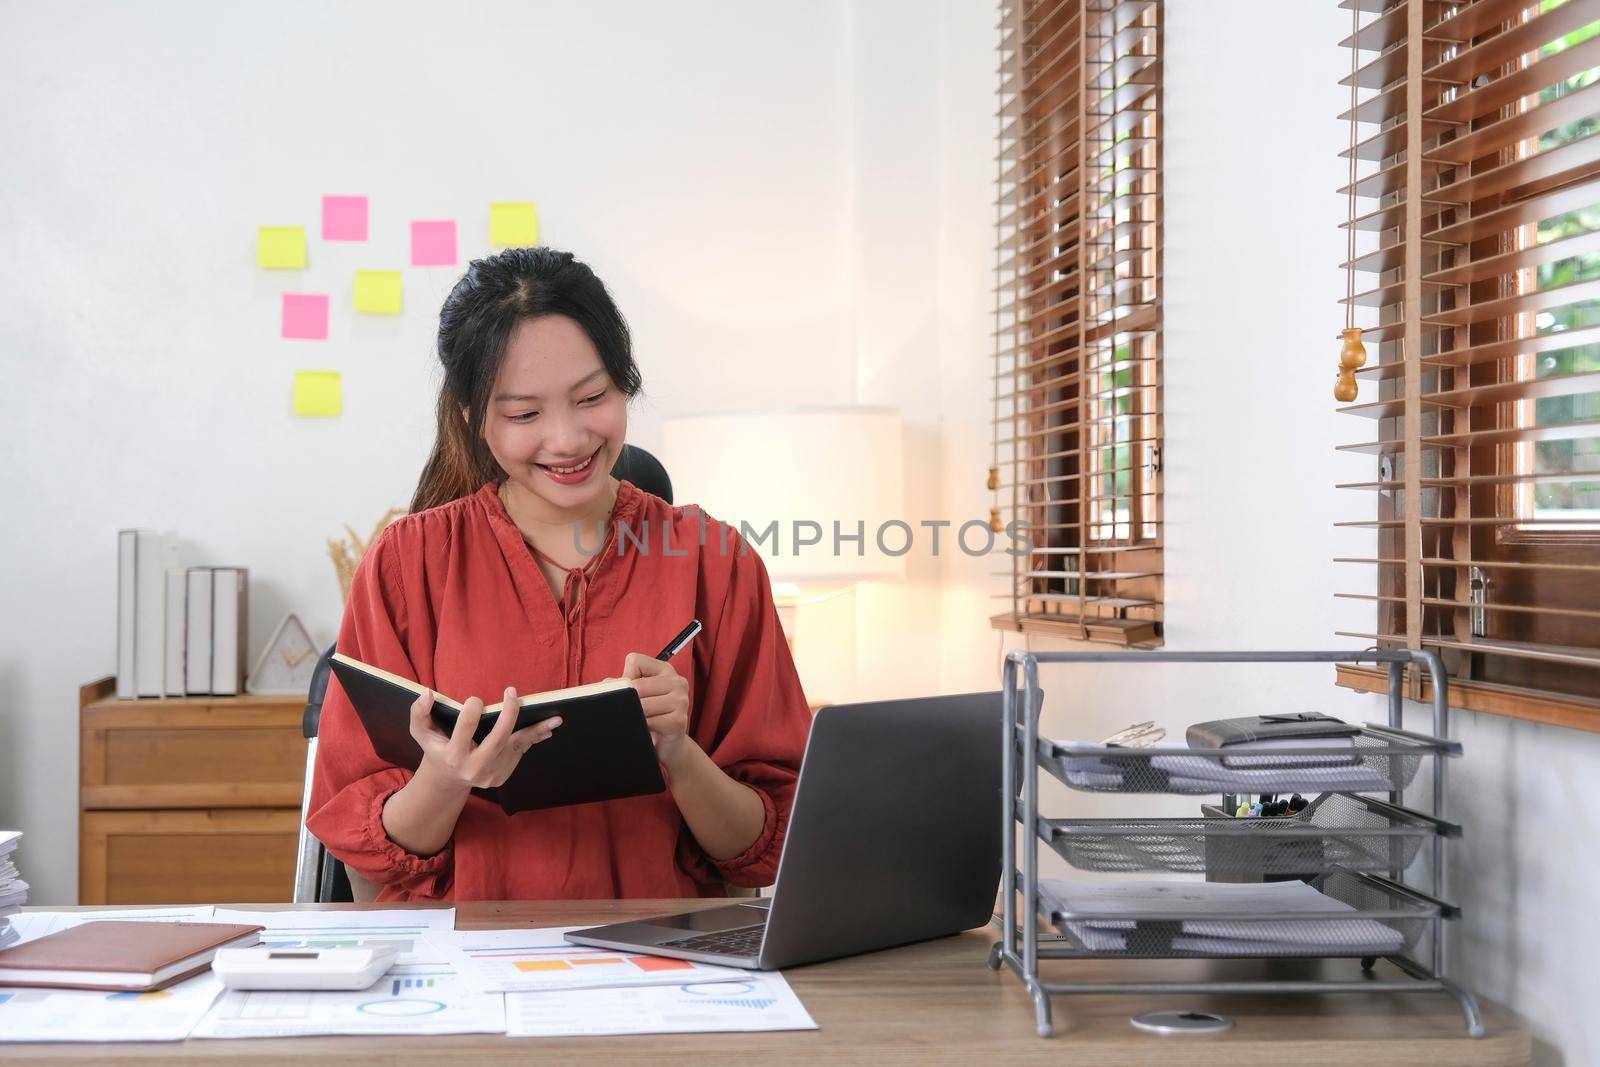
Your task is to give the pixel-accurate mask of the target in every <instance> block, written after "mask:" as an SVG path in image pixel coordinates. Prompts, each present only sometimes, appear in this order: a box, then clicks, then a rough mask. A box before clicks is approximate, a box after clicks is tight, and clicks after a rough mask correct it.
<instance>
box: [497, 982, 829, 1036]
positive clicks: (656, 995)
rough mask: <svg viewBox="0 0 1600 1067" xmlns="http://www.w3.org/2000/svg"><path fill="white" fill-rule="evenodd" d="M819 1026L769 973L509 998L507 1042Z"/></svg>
mask: <svg viewBox="0 0 1600 1067" xmlns="http://www.w3.org/2000/svg"><path fill="white" fill-rule="evenodd" d="M816 1028H817V1024H816V1023H815V1022H813V1021H812V1019H811V1015H810V1014H809V1013H808V1012H807V1011H806V1009H805V1007H804V1006H803V1005H802V1004H801V1003H800V1001H799V999H798V998H796V997H795V995H794V991H793V990H791V989H790V988H789V983H788V982H786V981H784V978H783V976H782V975H781V974H778V973H776V972H774V971H762V972H758V973H751V974H748V975H747V976H746V977H745V978H743V979H742V980H739V981H732V982H684V983H681V984H679V985H658V986H644V987H641V988H637V989H576V990H572V991H570V992H554V993H519V994H514V995H511V996H508V997H506V1033H507V1034H509V1035H510V1036H512V1037H556V1036H560V1035H565V1034H586V1035H587V1034H696V1033H701V1034H703V1033H718V1032H723V1033H726V1032H745V1031H754V1030H815V1029H816Z"/></svg>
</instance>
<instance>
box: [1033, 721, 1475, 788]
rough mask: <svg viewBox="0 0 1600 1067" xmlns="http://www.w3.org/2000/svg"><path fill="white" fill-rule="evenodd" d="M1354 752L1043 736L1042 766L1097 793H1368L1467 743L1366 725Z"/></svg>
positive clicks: (1399, 783)
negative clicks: (1125, 743) (1107, 742)
mask: <svg viewBox="0 0 1600 1067" xmlns="http://www.w3.org/2000/svg"><path fill="white" fill-rule="evenodd" d="M1351 742H1352V744H1353V748H1352V751H1351V754H1350V755H1348V756H1346V755H1338V756H1330V755H1329V753H1328V750H1326V749H1311V748H1307V749H1291V748H1283V749H1278V750H1275V751H1273V752H1271V753H1266V754H1263V753H1261V752H1254V753H1241V752H1239V751H1238V750H1237V749H1221V748H1178V747H1166V748H1145V749H1139V748H1107V747H1104V746H1101V745H1090V744H1085V743H1083V742H1075V741H1051V740H1048V739H1045V738H1040V739H1039V742H1038V744H1039V761H1040V765H1041V766H1043V767H1044V768H1046V769H1047V770H1049V772H1050V773H1051V774H1053V775H1054V776H1055V777H1057V778H1059V779H1061V781H1063V782H1065V783H1066V784H1067V785H1069V786H1071V787H1072V788H1073V789H1081V790H1085V791H1087V792H1095V793H1185V794H1192V795H1203V794H1217V793H1324V792H1344V793H1365V792H1382V793H1387V792H1390V791H1392V790H1398V789H1404V788H1406V786H1408V785H1410V784H1411V780H1412V779H1413V778H1414V777H1416V774H1417V768H1418V766H1419V765H1421V763H1422V760H1423V757H1425V756H1432V755H1435V754H1442V755H1448V756H1454V755H1459V754H1460V752H1461V746H1460V745H1459V744H1458V743H1456V742H1453V741H1441V740H1439V739H1437V738H1432V737H1426V736H1423V735H1421V734H1413V733H1407V732H1405V731H1403V730H1391V729H1388V728H1386V727H1380V726H1366V727H1363V728H1362V731H1361V733H1359V734H1357V735H1355V736H1354V737H1352V738H1351Z"/></svg>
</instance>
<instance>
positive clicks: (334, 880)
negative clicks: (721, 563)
mask: <svg viewBox="0 0 1600 1067" xmlns="http://www.w3.org/2000/svg"><path fill="white" fill-rule="evenodd" d="M611 473H612V474H613V475H615V476H616V477H617V478H620V479H623V480H625V481H629V482H632V483H633V484H634V485H636V486H637V487H639V488H640V489H643V490H644V491H645V492H647V493H652V494H654V495H656V496H658V497H660V498H661V499H662V500H665V501H666V502H667V503H669V504H670V503H672V479H670V478H668V477H667V469H666V468H665V467H663V466H662V465H661V461H660V460H658V459H656V457H655V456H652V455H651V454H650V453H649V452H646V451H645V450H644V449H642V448H640V447H639V446H638V445H623V446H622V454H621V455H620V456H618V457H617V462H616V465H615V466H613V467H612V468H611ZM333 652H334V646H333V645H329V646H328V650H327V651H326V652H324V653H323V654H322V658H321V659H319V660H317V669H316V670H315V671H314V672H313V673H312V675H311V688H310V690H309V691H308V692H307V693H306V710H305V713H304V714H303V715H301V717H300V732H301V733H302V734H303V735H304V736H305V739H306V774H305V782H304V785H303V787H302V791H301V794H300V841H299V852H298V853H297V854H296V857H295V864H294V902H295V903H296V904H328V903H349V902H351V901H353V900H354V899H355V897H354V896H353V894H352V893H351V890H350V876H349V874H348V873H347V872H346V871H345V869H344V864H343V863H340V862H339V861H338V860H337V859H335V858H334V857H333V856H331V855H329V853H328V850H327V849H326V848H324V847H323V844H322V842H321V841H318V840H317V839H316V837H315V836H314V835H313V834H312V833H311V831H309V830H307V829H306V816H307V815H308V814H310V810H309V809H310V805H311V783H312V780H313V777H314V776H315V774H316V765H317V726H318V724H319V722H320V721H321V719H322V699H323V697H324V696H325V695H326V694H327V691H328V678H329V677H330V676H331V675H332V673H333Z"/></svg>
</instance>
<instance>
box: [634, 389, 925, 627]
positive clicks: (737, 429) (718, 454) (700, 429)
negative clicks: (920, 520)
mask: <svg viewBox="0 0 1600 1067" xmlns="http://www.w3.org/2000/svg"><path fill="white" fill-rule="evenodd" d="M664 431H665V436H664V443H663V446H662V450H661V459H662V462H663V463H664V464H665V465H666V468H667V472H668V474H669V475H670V476H671V478H672V485H673V491H674V495H675V496H676V497H677V498H678V501H679V502H680V503H688V504H698V505H699V506H701V507H702V508H704V509H705V510H706V513H707V514H709V515H711V516H712V517H713V518H716V519H720V520H722V521H724V522H727V523H729V524H730V525H731V526H733V527H734V529H740V523H741V521H743V522H744V523H747V524H748V528H749V530H751V531H754V532H753V533H747V534H746V539H747V540H748V541H750V543H751V548H753V549H754V550H756V551H757V552H759V553H760V554H761V557H762V559H763V561H764V562H765V563H766V566H767V573H768V575H769V576H770V577H771V579H772V582H773V593H774V597H775V599H777V601H778V616H779V618H780V619H781V620H782V622H783V626H784V633H785V634H786V635H787V637H788V639H789V642H790V647H791V648H792V647H793V644H794V638H795V631H794V623H795V620H794V612H795V607H796V605H797V604H798V603H799V602H800V599H801V598H802V597H803V596H808V595H810V596H817V595H824V594H826V593H828V592H830V591H833V590H836V589H838V588H839V587H841V586H844V585H847V584H850V583H854V582H858V581H863V580H869V579H877V580H885V579H896V578H900V577H903V576H904V574H905V559H904V553H903V552H902V549H903V548H904V547H905V546H906V544H907V535H906V534H905V532H904V531H903V530H899V529H898V528H890V529H888V530H885V531H884V532H883V544H884V546H886V547H887V548H888V550H889V551H888V552H885V551H883V550H882V549H881V548H880V546H879V538H878V534H879V529H880V526H881V525H882V524H883V523H885V522H888V521H890V520H896V519H898V520H901V521H908V520H905V518H904V515H903V511H904V491H903V479H902V474H901V466H900V464H901V425H900V413H899V412H898V411H896V410H895V409H893V408H886V407H856V406H852V407H817V408H785V409H774V410H765V411H740V412H726V413H720V414H708V415H684V416H679V417H675V418H670V419H668V420H666V423H665V426H664ZM773 521H776V522H777V523H778V538H777V541H776V544H775V545H774V543H773V540H772V539H771V538H767V539H766V540H764V541H758V538H759V537H760V535H761V534H762V533H763V532H764V531H766V530H767V528H768V526H769V524H770V523H772V522H773ZM835 522H837V523H838V524H839V526H840V533H841V535H842V536H841V537H840V538H839V540H838V542H837V544H836V542H835V539H834V523H835ZM796 523H800V524H802V527H801V530H800V535H801V538H809V537H812V536H814V535H815V533H816V531H815V530H814V529H813V528H811V527H810V526H809V525H805V524H809V523H815V524H817V526H820V527H821V541H820V542H819V543H817V544H813V545H806V546H800V547H797V546H796V536H795V530H796V525H795V524H796ZM857 532H860V534H861V539H860V541H859V542H858V541H856V540H854V537H855V535H856V533H857ZM894 552H901V555H898V556H896V555H892V554H890V553H894Z"/></svg>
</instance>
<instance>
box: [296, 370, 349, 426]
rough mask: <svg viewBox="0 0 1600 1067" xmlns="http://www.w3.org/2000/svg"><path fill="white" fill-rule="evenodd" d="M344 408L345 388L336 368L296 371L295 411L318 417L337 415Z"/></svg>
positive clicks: (303, 414)
mask: <svg viewBox="0 0 1600 1067" xmlns="http://www.w3.org/2000/svg"><path fill="white" fill-rule="evenodd" d="M343 408H344V390H343V388H342V387H341V385H340V382H339V372H338V371H336V370H297V371H295V372H294V413H295V414H296V415H299V416H302V417H310V418H316V417H319V416H325V415H337V414H339V412H340V411H342V410H343Z"/></svg>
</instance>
